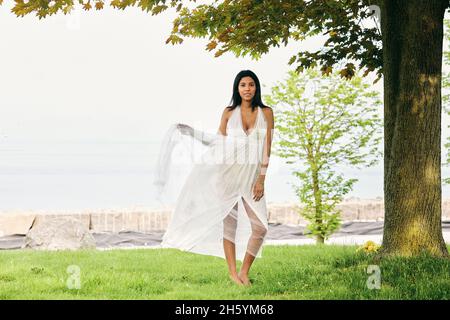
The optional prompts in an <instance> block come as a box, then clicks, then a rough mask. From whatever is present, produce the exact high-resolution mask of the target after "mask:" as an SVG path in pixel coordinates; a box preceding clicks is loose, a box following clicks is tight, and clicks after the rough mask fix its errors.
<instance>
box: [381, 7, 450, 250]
mask: <svg viewBox="0 0 450 320" xmlns="http://www.w3.org/2000/svg"><path fill="white" fill-rule="evenodd" d="M380 4H381V30H382V38H383V61H384V65H383V75H384V203H385V220H384V234H383V245H382V249H381V254H382V255H384V256H387V255H389V256H390V255H400V256H415V255H419V254H420V253H429V254H431V255H434V256H441V257H442V256H446V257H448V256H449V254H448V250H447V248H446V246H445V243H444V239H443V236H442V227H441V198H442V191H441V70H442V45H443V19H444V12H445V5H446V4H447V1H443V0H439V1H438V0H434V1H426V0H395V1H392V0H383V1H381V3H380Z"/></svg>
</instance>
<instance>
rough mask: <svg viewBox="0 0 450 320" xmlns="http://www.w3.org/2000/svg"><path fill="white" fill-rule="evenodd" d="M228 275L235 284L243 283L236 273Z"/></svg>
mask: <svg viewBox="0 0 450 320" xmlns="http://www.w3.org/2000/svg"><path fill="white" fill-rule="evenodd" d="M229 277H230V279H231V281H233V282H234V283H236V284H237V285H239V286H243V285H244V283H243V282H242V281H241V279H239V277H238V275H237V274H235V275H231V274H230V275H229Z"/></svg>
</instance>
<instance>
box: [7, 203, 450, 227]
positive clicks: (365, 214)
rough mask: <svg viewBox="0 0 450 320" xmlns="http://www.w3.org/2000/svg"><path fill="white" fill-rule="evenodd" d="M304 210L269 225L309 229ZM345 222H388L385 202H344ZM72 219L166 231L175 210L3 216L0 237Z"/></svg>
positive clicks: (282, 213) (447, 216) (292, 210)
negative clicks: (57, 218) (46, 222)
mask: <svg viewBox="0 0 450 320" xmlns="http://www.w3.org/2000/svg"><path fill="white" fill-rule="evenodd" d="M300 208H301V206H298V205H297V204H295V203H285V204H275V203H268V220H269V223H281V224H292V225H305V224H306V223H307V222H306V221H305V219H304V218H303V217H301V216H300V214H299V213H298V211H299V209H300ZM337 208H338V209H340V210H341V211H342V214H341V217H342V220H344V221H351V220H362V221H380V220H383V218H384V216H383V215H384V203H383V200H382V199H368V200H365V199H358V198H349V199H346V200H345V201H343V202H341V203H340V204H339V205H338V206H337ZM60 215H70V216H72V217H75V218H77V219H79V220H80V221H81V222H82V223H83V224H84V225H86V226H87V227H88V228H89V230H91V231H92V232H120V231H139V232H152V231H163V230H165V229H166V228H167V225H168V223H169V221H170V218H171V210H159V211H158V210H145V209H126V210H101V211H83V212H0V236H6V235H12V234H26V233H27V232H28V230H29V229H30V228H31V226H32V224H33V222H40V221H44V220H45V219H52V218H54V217H55V216H60ZM442 219H443V220H450V199H448V200H444V201H443V203H442Z"/></svg>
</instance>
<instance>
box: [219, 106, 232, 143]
mask: <svg viewBox="0 0 450 320" xmlns="http://www.w3.org/2000/svg"><path fill="white" fill-rule="evenodd" d="M230 113H231V112H230V108H228V107H226V108H225V110H223V113H222V117H221V119H220V125H219V130H217V133H218V134H221V135H223V136H226V135H227V123H228V118H229V115H230Z"/></svg>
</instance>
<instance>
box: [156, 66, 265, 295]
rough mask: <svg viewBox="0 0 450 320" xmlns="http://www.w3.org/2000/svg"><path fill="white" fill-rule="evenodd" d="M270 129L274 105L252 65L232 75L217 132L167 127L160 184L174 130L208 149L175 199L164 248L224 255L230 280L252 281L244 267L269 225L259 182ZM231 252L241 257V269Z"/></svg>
mask: <svg viewBox="0 0 450 320" xmlns="http://www.w3.org/2000/svg"><path fill="white" fill-rule="evenodd" d="M273 128H274V119H273V112H272V109H271V108H270V107H267V106H265V105H263V103H262V101H261V87H260V83H259V80H258V77H257V76H256V75H255V74H254V73H253V72H252V71H250V70H243V71H241V72H239V73H238V74H237V76H236V78H235V80H234V84H233V97H232V105H231V106H229V107H226V108H225V110H224V111H223V114H222V117H221V121H220V126H219V130H218V132H217V134H215V135H212V134H208V133H205V132H203V131H199V130H196V129H194V128H192V127H190V126H187V125H184V124H176V125H175V126H172V128H171V129H170V130H169V132H168V133H167V135H166V138H165V140H164V142H163V144H162V146H163V149H162V151H161V155H160V159H159V168H158V171H157V184H159V186H160V187H162V186H164V184H165V183H166V182H167V175H168V165H167V163H168V160H169V159H170V157H171V151H172V150H173V148H174V146H175V145H176V144H177V142H179V141H177V139H176V138H174V137H177V136H176V134H178V133H179V134H181V135H184V136H188V137H192V138H194V139H195V140H196V141H201V142H202V144H203V145H204V146H206V148H207V150H206V151H205V152H204V153H202V157H201V161H200V162H201V163H198V164H196V165H195V166H194V167H193V169H192V171H191V172H190V174H189V176H188V178H187V180H186V182H185V184H184V186H183V188H182V190H181V192H180V195H179V197H178V198H177V202H176V205H175V209H174V212H173V215H172V219H171V221H170V223H169V226H168V228H167V230H166V233H165V234H164V237H163V241H162V244H161V246H162V247H169V248H178V249H181V250H183V251H189V252H194V253H199V254H207V255H214V256H219V257H222V258H225V259H226V260H227V264H228V269H229V277H230V279H231V280H232V281H234V282H235V283H236V284H238V285H246V286H248V285H251V282H250V280H249V277H248V273H249V270H250V267H251V265H252V263H253V261H254V260H255V258H256V257H261V248H262V245H263V243H264V240H265V235H266V233H267V230H268V222H267V206H266V199H265V196H264V182H265V174H266V171H267V168H268V164H269V156H270V149H271V144H272V136H273V135H272V132H273ZM178 139H179V136H178ZM236 256H237V259H238V260H240V261H242V267H241V270H240V271H239V273H237V270H236Z"/></svg>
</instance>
